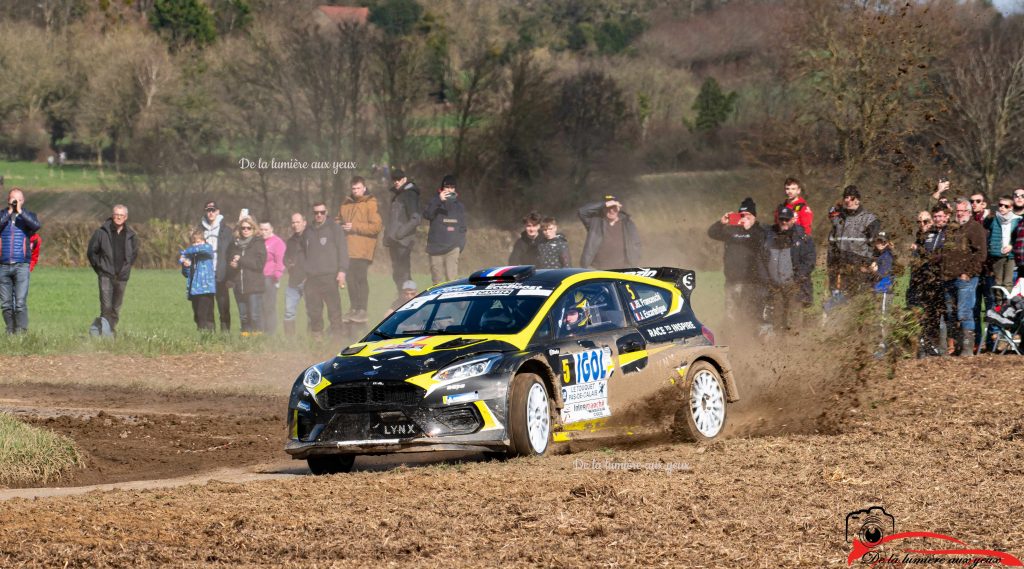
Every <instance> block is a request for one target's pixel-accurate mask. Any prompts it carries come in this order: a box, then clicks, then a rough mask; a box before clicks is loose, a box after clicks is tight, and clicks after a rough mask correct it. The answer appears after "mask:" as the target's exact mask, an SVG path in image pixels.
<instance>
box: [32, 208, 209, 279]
mask: <svg viewBox="0 0 1024 569" xmlns="http://www.w3.org/2000/svg"><path fill="white" fill-rule="evenodd" d="M130 225H131V228H132V229H133V230H134V231H135V232H136V234H138V238H139V242H140V244H141V248H140V251H139V258H138V260H137V261H136V262H135V268H139V269H173V268H176V267H177V266H178V251H180V250H181V248H182V247H184V246H185V244H186V243H187V241H188V232H189V230H190V229H191V226H189V225H185V224H180V223H171V222H169V221H164V220H162V219H151V220H149V221H147V222H144V223H132V224H130ZM96 228H97V225H96V224H95V223H86V222H68V223H49V224H46V225H44V226H43V230H42V233H41V234H40V237H42V240H43V248H42V253H41V254H40V256H39V262H40V263H42V264H44V265H48V266H58V267H88V266H89V255H88V248H89V239H90V238H91V237H92V234H93V232H94V231H96Z"/></svg>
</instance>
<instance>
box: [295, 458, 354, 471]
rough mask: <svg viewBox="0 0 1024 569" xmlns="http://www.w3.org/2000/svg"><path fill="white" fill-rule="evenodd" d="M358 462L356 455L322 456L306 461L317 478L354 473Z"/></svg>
mask: <svg viewBox="0 0 1024 569" xmlns="http://www.w3.org/2000/svg"><path fill="white" fill-rule="evenodd" d="M355 461H356V456H355V455H354V454H321V455H314V456H311V457H309V458H307V459H306V464H308V465H309V471H310V472H312V473H313V474H315V475H316V476H322V475H324V474H339V473H342V472H352V465H353V464H354V463H355Z"/></svg>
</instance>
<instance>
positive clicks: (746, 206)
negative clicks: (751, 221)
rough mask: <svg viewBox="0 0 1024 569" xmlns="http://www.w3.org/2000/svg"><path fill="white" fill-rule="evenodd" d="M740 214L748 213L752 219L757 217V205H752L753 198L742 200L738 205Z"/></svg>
mask: <svg viewBox="0 0 1024 569" xmlns="http://www.w3.org/2000/svg"><path fill="white" fill-rule="evenodd" d="M739 212H740V213H749V214H750V215H753V216H754V217H757V204H755V203H754V200H753V198H743V203H741V204H740V209H739Z"/></svg>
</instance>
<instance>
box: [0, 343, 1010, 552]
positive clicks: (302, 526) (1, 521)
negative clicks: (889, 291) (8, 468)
mask: <svg viewBox="0 0 1024 569" xmlns="http://www.w3.org/2000/svg"><path fill="white" fill-rule="evenodd" d="M252 358H257V356H252ZM108 359H109V358H108ZM37 363H39V364H42V363H44V362H37ZM50 363H54V362H50ZM107 363H108V364H109V363H110V362H107ZM113 363H115V364H116V363H118V362H113ZM64 364H65V365H66V364H67V362H64ZM178 364H179V365H180V362H178ZM762 364H763V366H764V367H765V368H772V369H771V370H770V372H768V373H762V374H761V375H760V376H758V379H756V381H755V380H751V381H750V382H749V384H748V385H746V386H745V387H747V388H748V389H747V391H746V393H744V395H745V399H744V401H743V402H742V403H741V405H738V406H736V407H735V408H734V409H733V412H734V414H733V419H735V420H736V423H737V424H736V425H735V426H734V427H733V433H732V435H731V436H730V437H728V438H725V439H723V440H720V441H717V442H715V443H712V444H710V445H692V444H676V443H672V442H669V441H668V440H666V439H664V438H658V437H654V438H653V439H645V440H644V441H642V442H637V443H633V444H628V445H610V446H603V447H602V446H596V447H595V446H587V447H583V446H578V447H577V448H570V451H571V452H570V453H569V454H563V455H558V456H547V457H544V458H540V459H517V460H511V461H507V462H487V461H482V460H480V459H479V458H478V457H471V458H472V460H470V461H458V460H452V459H451V457H450V456H449V457H448V458H449V460H447V461H438V458H437V457H427V458H426V459H424V460H422V461H420V462H419V463H413V464H409V463H404V462H401V461H395V460H392V461H391V462H390V463H389V462H387V461H384V462H382V461H381V459H359V460H358V461H357V470H358V471H357V472H354V473H352V474H345V475H335V476H327V477H312V476H308V475H304V474H302V473H304V472H305V471H304V469H302V468H301V464H302V463H299V462H293V463H287V462H285V463H283V466H282V465H281V464H282V463H281V459H282V458H283V454H282V453H281V450H280V449H281V445H282V438H283V433H282V424H281V422H280V421H281V416H282V414H283V408H284V406H285V403H286V402H285V396H286V393H287V387H288V384H289V383H290V381H291V378H293V377H294V375H295V374H296V373H297V372H298V368H301V364H298V367H296V366H295V365H291V366H290V367H289V366H285V365H283V364H273V363H271V362H269V361H268V362H267V363H266V364H265V365H264V364H261V362H259V361H255V360H247V361H235V360H230V359H229V360H225V361H221V362H214V361H204V362H199V363H198V364H197V365H200V366H202V367H201V369H204V370H205V371H206V372H208V373H206V374H203V375H204V376H209V377H235V376H237V375H238V373H239V370H240V369H241V368H244V369H247V370H250V372H249V373H247V374H246V375H247V376H253V375H254V373H252V372H251V370H253V369H256V370H264V369H267V370H269V369H270V368H272V367H273V366H274V365H279V366H280V367H288V368H289V369H288V372H287V374H284V373H283V371H282V372H281V373H282V377H285V378H286V379H283V380H282V379H280V378H278V379H277V380H274V379H273V378H272V377H271V375H272V374H271V373H270V372H269V371H267V372H266V373H267V376H266V377H263V378H262V379H259V378H258V379H257V380H255V381H256V383H257V384H258V385H259V387H258V389H253V390H250V391H251V392H249V393H245V391H246V389H234V391H235V393H234V395H232V396H231V397H223V396H220V395H217V394H215V393H208V392H204V391H202V389H201V388H202V386H201V385H198V384H197V381H198V380H197V379H195V378H194V380H190V383H189V385H188V388H187V391H182V392H178V391H175V390H174V389H173V388H170V387H169V386H170V384H174V382H175V381H177V380H176V377H180V376H181V374H179V373H177V372H176V371H175V363H174V362H167V361H160V362H159V363H158V364H156V366H155V368H157V369H163V370H165V371H167V372H168V373H167V374H166V375H165V376H164V377H162V378H161V379H162V380H163V381H166V382H167V383H168V386H166V387H168V389H165V390H163V391H159V390H157V391H155V390H153V389H151V388H149V387H151V386H147V388H140V387H139V386H130V385H127V384H126V385H125V386H122V387H98V386H95V385H99V384H101V383H103V382H102V381H99V380H96V381H92V382H86V383H89V385H84V386H81V387H76V388H72V389H68V388H64V387H58V386H54V385H52V384H40V383H34V382H33V380H31V379H30V378H25V379H24V382H22V383H15V384H6V385H0V407H3V408H5V409H8V410H10V409H14V410H16V411H17V412H19V413H20V414H21V415H22V416H23V417H26V418H29V419H30V420H31V421H32V422H33V423H34V424H36V425H41V426H44V427H48V428H53V429H55V430H58V431H60V432H64V433H66V434H68V435H70V436H71V437H72V438H75V439H76V440H77V441H78V442H79V444H80V445H81V446H82V447H83V448H84V450H85V451H86V452H87V455H88V457H90V459H91V461H92V462H91V463H90V464H91V466H90V469H88V470H86V471H84V472H82V473H79V474H78V475H76V477H75V478H74V479H72V480H69V481H66V482H65V483H67V484H86V483H96V482H110V481H117V480H128V479H129V478H130V479H133V480H135V479H140V478H154V479H156V478H160V479H165V478H171V477H175V476H182V475H186V474H199V473H202V472H209V471H211V470H214V469H218V468H221V469H222V468H224V467H229V466H230V467H233V468H234V470H232V471H230V472H229V473H227V474H225V475H223V476H216V475H214V476H213V480H212V481H210V482H207V483H205V484H202V485H199V484H194V485H186V486H179V487H170V485H162V484H160V483H155V484H154V486H155V487H153V488H150V489H143V490H137V489H135V490H116V491H105V492H100V491H94V492H90V493H87V494H84V495H78V496H68V497H54V498H37V499H24V498H14V499H8V500H6V501H3V502H0V527H2V530H3V531H0V566H4V567H6V566H12V567H13V566H29V567H53V566H69V567H95V566H109V567H128V566H131V567H139V566H143V567H144V566H206V565H213V566H253V565H276V566H318V567H326V566H359V567H363V566H379V565H387V566H405V565H422V566H436V565H441V564H444V565H454V566H464V565H465V566H490V567H493V566H498V565H501V566H506V565H509V566H548V567H553V566H566V567H583V566H586V567H591V566H636V565H656V566H673V567H678V566H687V567H730V568H731V567H826V566H830V567H842V566H846V562H847V555H848V553H849V551H850V544H849V543H848V542H847V539H846V514H847V513H848V512H851V511H854V510H859V509H862V508H866V507H869V506H876V505H880V506H884V507H885V509H886V511H887V512H889V513H890V514H892V515H893V516H895V524H896V531H932V532H938V533H942V534H947V535H950V536H953V537H955V538H957V539H960V540H962V541H963V542H964V543H965V544H966V545H964V546H962V547H967V546H970V547H973V548H977V549H994V550H1003V551H1006V552H1009V553H1011V554H1013V555H1015V556H1017V557H1018V558H1024V524H1022V523H1021V520H1022V519H1024V516H1022V514H1021V512H1022V505H1024V497H1022V494H1024V493H1022V492H1021V488H1024V414H1022V413H1021V402H1022V401H1024V361H1022V360H1021V359H1019V358H1013V357H980V358H973V359H941V360H939V359H935V360H927V361H903V362H899V363H898V364H896V366H895V367H894V368H892V369H888V368H886V367H885V366H883V365H878V366H876V367H875V368H867V369H865V370H862V371H861V372H860V373H857V374H854V378H853V379H849V380H844V379H842V378H840V377H838V376H835V375H825V376H824V377H821V376H819V375H818V374H816V373H812V372H811V371H810V370H809V369H808V367H807V366H802V369H803V372H804V373H803V374H797V373H792V372H793V370H791V369H790V368H786V367H785V366H782V367H778V368H777V369H775V366H774V364H772V363H771V362H770V358H768V359H764V360H762ZM744 366H747V368H746V369H747V371H748V373H749V371H750V369H751V368H752V366H753V364H746V363H743V362H740V363H738V364H737V369H738V370H739V369H740V368H743V367H744ZM98 367H102V366H98ZM798 367H799V366H798ZM292 368H294V369H292ZM149 369H154V368H153V367H150V368H149ZM787 370H788V371H787ZM261 373H263V372H262V371H261V372H256V373H255V375H256V376H259V375H260V374H261ZM186 375H187V374H186ZM275 381H276V382H277V383H275ZM228 383H230V382H228ZM741 386H742V384H741ZM235 387H236V388H237V387H238V386H237V385H236V386H235ZM228 391H232V389H228ZM58 401H59V404H57V402H58ZM246 464H248V465H250V466H245V465H246ZM268 465H271V466H268ZM243 471H247V472H279V473H285V474H287V473H292V474H293V475H292V476H287V477H282V478H275V479H270V480H255V481H254V479H253V477H244V476H239V475H238V473H239V472H243ZM296 474H297V475H296ZM165 486H166V487H165ZM2 494H3V491H0V495H2ZM929 545H930V546H931V547H935V546H936V544H935V543H931V544H929ZM858 564H860V563H858ZM982 566H984V565H982Z"/></svg>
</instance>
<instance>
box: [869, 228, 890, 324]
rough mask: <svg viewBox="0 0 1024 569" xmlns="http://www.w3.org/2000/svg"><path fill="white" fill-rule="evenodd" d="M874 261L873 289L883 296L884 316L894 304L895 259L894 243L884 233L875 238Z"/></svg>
mask: <svg viewBox="0 0 1024 569" xmlns="http://www.w3.org/2000/svg"><path fill="white" fill-rule="evenodd" d="M874 248H875V251H874V256H875V258H874V261H872V262H871V267H870V268H871V273H872V275H873V277H872V281H873V284H872V287H871V289H872V290H873V291H875V293H876V294H879V295H881V297H882V298H881V303H882V314H887V313H888V311H889V305H890V304H891V303H892V287H893V283H894V281H893V268H894V264H895V260H896V259H895V257H894V256H893V254H892V242H891V241H889V236H888V235H887V234H886V233H885V232H884V231H879V232H878V235H876V236H875V243H874Z"/></svg>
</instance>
